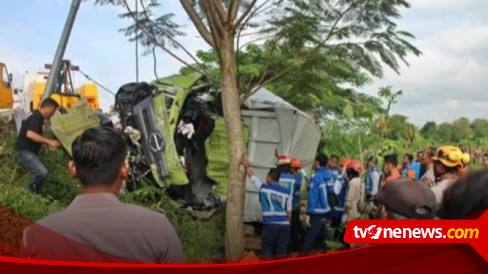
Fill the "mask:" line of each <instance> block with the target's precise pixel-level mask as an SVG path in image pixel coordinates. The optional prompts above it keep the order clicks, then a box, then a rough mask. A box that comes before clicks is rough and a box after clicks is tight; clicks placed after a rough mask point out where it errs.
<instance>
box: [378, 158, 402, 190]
mask: <svg viewBox="0 0 488 274" xmlns="http://www.w3.org/2000/svg"><path fill="white" fill-rule="evenodd" d="M397 165H398V157H397V155H396V154H390V155H386V156H385V160H384V162H383V172H384V173H385V176H384V178H385V179H384V180H383V182H381V189H383V187H385V185H386V184H388V183H389V182H391V181H393V180H396V179H398V178H400V177H402V176H401V175H400V172H398V169H397Z"/></svg>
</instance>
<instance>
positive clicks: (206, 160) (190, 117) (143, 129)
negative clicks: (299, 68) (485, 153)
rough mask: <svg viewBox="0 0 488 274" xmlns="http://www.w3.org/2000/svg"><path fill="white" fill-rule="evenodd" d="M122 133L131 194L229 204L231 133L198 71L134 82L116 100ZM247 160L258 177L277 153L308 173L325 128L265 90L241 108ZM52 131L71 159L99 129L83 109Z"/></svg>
mask: <svg viewBox="0 0 488 274" xmlns="http://www.w3.org/2000/svg"><path fill="white" fill-rule="evenodd" d="M115 111H116V112H117V113H118V116H119V118H120V127H119V130H120V131H121V132H123V133H124V136H125V138H126V141H127V144H128V146H129V151H130V155H129V162H130V165H131V170H130V179H129V180H128V182H127V183H126V189H127V190H129V191H131V190H134V189H137V188H139V187H141V186H143V185H153V184H155V185H157V186H159V187H163V188H166V189H167V190H168V194H169V195H170V197H171V198H173V199H175V200H178V201H180V204H181V206H182V208H186V207H188V206H191V208H192V209H195V210H200V211H211V210H212V209H213V208H215V207H216V206H217V205H218V204H220V203H221V202H224V201H225V199H226V192H227V178H228V176H227V171H228V154H227V135H226V130H225V123H224V118H223V113H222V107H221V101H220V95H219V91H218V89H216V88H215V87H213V86H212V85H210V84H209V82H208V81H206V79H205V77H203V76H201V75H200V74H197V73H193V74H188V75H185V76H178V75H177V76H171V77H167V78H162V79H158V80H156V81H154V82H153V83H152V84H151V85H150V84H147V83H130V84H126V85H124V86H122V87H121V88H120V89H119V91H118V92H117V94H116V98H115ZM241 114H242V118H243V125H244V129H245V130H244V133H245V136H244V138H245V141H246V143H247V154H248V155H249V158H250V160H251V164H252V166H253V168H254V169H255V171H256V174H257V175H258V176H260V177H261V178H265V175H266V173H267V171H268V170H269V168H271V167H274V166H275V162H276V158H275V156H274V151H275V149H278V150H279V151H280V152H281V153H283V154H287V155H290V156H292V157H299V158H300V159H301V160H302V163H303V168H304V170H305V171H306V172H307V173H309V172H310V170H311V167H312V164H313V160H314V157H315V153H316V150H317V147H318V144H319V140H320V134H321V132H320V128H319V127H318V125H317V124H315V122H314V121H313V120H312V119H310V118H309V116H308V115H307V114H305V113H303V112H302V111H300V110H298V109H297V108H295V107H293V106H292V105H291V104H289V103H287V102H286V101H284V100H283V99H282V98H280V97H278V96H276V95H274V94H273V93H272V92H270V91H268V90H266V89H264V88H261V89H260V90H258V91H257V92H256V93H255V94H254V95H252V96H250V97H249V98H248V99H247V100H246V101H245V102H244V104H243V107H242V110H241ZM51 122H52V129H53V132H54V133H55V135H56V136H57V137H58V139H59V140H60V142H61V144H62V145H63V147H64V148H65V149H66V150H67V152H68V153H70V146H71V142H72V140H74V138H75V137H76V136H77V135H79V134H80V133H81V132H82V131H83V130H84V129H86V128H89V127H93V126H96V125H98V124H99V123H100V118H99V117H98V115H97V114H96V113H95V112H93V111H91V110H90V109H89V108H88V107H87V106H86V105H83V104H81V105H80V106H79V107H77V108H75V109H72V110H68V113H67V114H63V115H59V114H58V115H55V116H54V117H53V118H51ZM260 220H261V206H260V204H259V198H258V190H257V189H255V188H254V186H253V185H252V184H251V183H250V182H249V181H248V182H247V183H246V202H245V213H244V221H245V222H259V221H260Z"/></svg>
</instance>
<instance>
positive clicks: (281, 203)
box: [241, 156, 292, 256]
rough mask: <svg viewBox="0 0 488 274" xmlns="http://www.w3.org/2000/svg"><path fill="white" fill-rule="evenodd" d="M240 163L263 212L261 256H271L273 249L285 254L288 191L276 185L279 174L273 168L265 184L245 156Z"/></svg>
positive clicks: (287, 238)
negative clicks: (257, 194)
mask: <svg viewBox="0 0 488 274" xmlns="http://www.w3.org/2000/svg"><path fill="white" fill-rule="evenodd" d="M241 163H242V165H243V166H244V167H245V168H246V173H247V175H248V176H249V178H250V180H251V182H252V183H253V184H254V186H255V187H256V188H257V189H259V200H260V202H261V209H262V211H263V232H262V234H261V249H262V255H263V256H270V255H273V254H274V251H275V249H276V253H277V254H281V255H283V254H287V251H288V240H289V238H290V220H291V208H292V200H291V196H290V194H289V191H288V190H287V189H285V188H284V187H282V186H281V185H280V184H279V183H278V181H279V179H280V173H279V172H278V171H277V170H276V169H275V168H272V169H270V170H269V172H268V175H267V176H266V183H263V182H261V180H259V178H258V177H256V176H255V174H254V171H253V170H252V168H251V167H250V163H249V159H248V158H247V156H244V157H243V159H242V161H241Z"/></svg>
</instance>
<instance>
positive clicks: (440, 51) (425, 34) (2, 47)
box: [0, 0, 488, 125]
mask: <svg viewBox="0 0 488 274" xmlns="http://www.w3.org/2000/svg"><path fill="white" fill-rule="evenodd" d="M93 2H94V1H91V0H88V1H84V2H82V5H81V8H80V11H79V13H78V16H77V20H76V22H75V25H74V28H73V31H72V34H71V39H70V41H69V44H68V48H67V51H66V55H65V57H66V58H67V59H70V60H72V62H73V63H74V64H76V65H79V66H80V67H81V69H82V70H83V71H84V72H86V73H87V74H89V75H90V76H91V77H93V78H94V79H96V80H98V81H100V82H101V83H102V84H104V85H106V86H107V87H109V88H110V89H111V90H113V91H116V90H117V89H118V87H120V86H121V85H123V84H124V83H127V82H132V81H134V80H135V61H134V59H135V57H134V44H132V43H129V42H128V41H127V39H126V37H124V35H123V34H122V33H120V32H119V31H118V30H119V29H120V28H123V27H125V26H127V25H128V21H124V20H121V19H119V18H118V17H117V15H118V14H119V13H121V11H123V10H122V9H121V8H120V7H119V8H115V7H112V6H103V7H100V6H96V7H95V6H93ZM70 3H71V0H16V1H10V0H0V37H1V39H2V40H1V41H0V62H4V63H6V64H7V66H8V68H9V70H10V72H11V73H12V74H13V75H14V84H15V86H16V87H17V86H21V84H22V77H23V74H24V72H25V71H30V72H37V71H41V70H43V66H44V64H45V63H51V62H52V60H53V57H54V52H55V51H56V47H57V44H58V41H59V38H60V35H61V31H62V28H63V26H64V23H65V20H66V16H67V14H68V11H69V7H70ZM161 3H163V4H164V9H165V10H167V12H173V13H175V14H176V19H175V20H176V21H178V22H179V23H181V24H184V25H186V26H188V28H187V30H186V32H187V34H188V35H187V36H186V37H184V38H182V42H183V44H185V45H186V46H188V48H189V49H190V50H191V51H195V50H197V49H202V48H206V47H207V46H206V45H205V43H204V42H203V41H202V40H201V39H199V38H198V36H197V35H196V31H195V30H194V29H193V27H192V25H191V23H190V22H189V21H188V20H187V18H186V16H185V14H184V13H183V10H182V9H181V7H180V4H179V1H176V0H164V1H161ZM410 3H411V4H412V7H411V8H410V9H408V10H403V12H402V15H403V17H402V18H401V19H399V20H398V25H399V28H400V29H403V30H407V31H409V32H411V33H413V34H414V35H415V36H416V37H417V39H416V40H415V41H414V42H413V43H414V44H415V45H416V46H417V47H418V48H419V49H420V50H421V51H422V52H423V54H422V56H420V57H415V56H411V57H409V58H408V61H409V63H410V66H409V67H407V66H403V67H402V69H401V71H400V73H401V75H397V74H396V73H395V72H393V71H390V70H387V71H386V73H385V76H384V78H383V79H376V80H375V81H374V83H372V84H371V85H369V86H367V87H364V89H363V90H362V91H363V92H365V93H368V94H376V93H377V90H378V88H379V87H382V86H387V85H391V86H393V88H394V89H395V90H398V89H402V90H403V91H404V95H403V96H402V97H401V98H400V99H399V102H398V104H397V105H395V106H394V107H393V109H392V112H393V113H399V114H403V115H406V116H408V117H409V118H410V121H411V122H413V123H414V124H417V125H422V124H423V123H425V122H426V121H429V120H434V121H436V122H443V121H451V120H453V119H456V118H458V117H462V116H465V117H468V118H470V119H473V118H477V117H482V118H488V95H487V89H488V88H487V87H488V16H486V14H487V12H488V1H482V0H430V1H425V0H411V1H410ZM180 66H181V65H180V64H179V63H178V62H177V61H175V60H173V59H171V57H169V56H168V55H164V54H163V53H162V52H159V54H158V67H157V72H158V75H159V76H165V75H169V74H173V73H176V72H177V71H178V69H179V67H180ZM154 78H155V76H154V73H153V60H152V57H151V56H143V57H141V59H140V80H143V81H152V80H153V79H154ZM77 79H78V83H81V82H83V77H82V76H81V75H77ZM100 92H101V96H102V98H101V100H102V106H103V108H104V109H108V107H109V106H110V105H111V104H113V96H111V95H110V94H107V93H105V92H103V91H100Z"/></svg>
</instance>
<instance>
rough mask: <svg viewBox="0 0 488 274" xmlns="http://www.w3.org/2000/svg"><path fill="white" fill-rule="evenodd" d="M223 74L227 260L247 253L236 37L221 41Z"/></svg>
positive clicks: (225, 35) (221, 84) (242, 141)
mask: <svg viewBox="0 0 488 274" xmlns="http://www.w3.org/2000/svg"><path fill="white" fill-rule="evenodd" d="M219 44H220V48H219V52H220V70H221V75H222V78H221V83H220V87H221V90H222V104H223V111H224V120H225V126H226V130H227V145H228V148H229V149H228V151H229V170H228V171H229V182H228V188H227V203H226V219H225V254H226V257H227V258H236V257H240V256H242V254H243V252H244V239H243V219H244V198H245V197H244V195H245V180H244V179H245V177H244V170H243V168H242V167H240V165H239V162H240V159H241V157H242V156H243V154H244V153H245V151H244V138H243V130H242V121H241V110H240V104H239V90H238V86H237V73H236V62H235V50H234V37H233V36H232V35H231V34H228V33H226V34H224V39H222V40H221V41H220V43H219Z"/></svg>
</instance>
